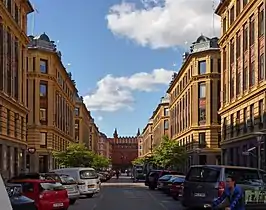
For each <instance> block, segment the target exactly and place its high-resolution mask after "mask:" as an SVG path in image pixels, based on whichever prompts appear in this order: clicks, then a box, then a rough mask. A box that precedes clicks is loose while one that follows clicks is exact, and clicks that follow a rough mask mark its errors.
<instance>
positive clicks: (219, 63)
mask: <svg viewBox="0 0 266 210" xmlns="http://www.w3.org/2000/svg"><path fill="white" fill-rule="evenodd" d="M217 62H218V64H217V65H218V73H221V59H220V58H219V59H218V61H217Z"/></svg>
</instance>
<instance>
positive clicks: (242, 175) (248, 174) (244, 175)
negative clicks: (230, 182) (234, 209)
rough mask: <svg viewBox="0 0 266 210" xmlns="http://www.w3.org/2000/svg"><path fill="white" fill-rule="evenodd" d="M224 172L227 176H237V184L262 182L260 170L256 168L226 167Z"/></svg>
mask: <svg viewBox="0 0 266 210" xmlns="http://www.w3.org/2000/svg"><path fill="white" fill-rule="evenodd" d="M224 173H225V177H226V178H227V177H228V176H234V177H237V180H236V183H237V184H252V183H260V182H261V178H260V175H259V170H256V169H237V168H225V171H224Z"/></svg>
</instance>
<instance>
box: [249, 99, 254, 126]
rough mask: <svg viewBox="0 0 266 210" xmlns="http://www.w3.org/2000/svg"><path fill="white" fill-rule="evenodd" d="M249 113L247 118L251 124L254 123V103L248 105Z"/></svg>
mask: <svg viewBox="0 0 266 210" xmlns="http://www.w3.org/2000/svg"><path fill="white" fill-rule="evenodd" d="M249 114H250V116H249V118H250V120H251V122H252V124H253V123H254V104H251V105H250V113H249Z"/></svg>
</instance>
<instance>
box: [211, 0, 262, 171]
mask: <svg viewBox="0 0 266 210" xmlns="http://www.w3.org/2000/svg"><path fill="white" fill-rule="evenodd" d="M263 2H265V1H263V0H256V1H255V0H254V1H251V0H249V1H248V0H225V1H221V2H220V4H219V5H218V7H217V9H216V14H218V15H219V16H220V17H221V26H222V30H221V38H220V40H219V46H220V49H221V60H222V62H221V70H222V74H221V81H222V85H221V92H222V94H221V108H220V111H219V114H220V115H221V119H222V142H221V147H222V157H223V158H222V159H223V163H224V164H230V165H243V166H254V167H257V163H258V162H257V160H256V158H254V157H252V156H250V157H247V156H243V155H242V154H243V152H245V151H247V150H249V149H250V148H253V147H254V148H256V147H258V144H260V143H261V142H260V141H259V142H258V141H257V137H258V134H256V132H257V131H263V132H265V130H266V118H265V110H266V106H265V100H266V81H265V80H266V74H265V4H264V3H263ZM264 145H265V144H264ZM264 147H265V146H264ZM252 152H253V155H254V154H255V156H256V155H257V154H258V153H257V152H258V149H257V148H256V149H254V150H253V151H252ZM265 152H266V148H265V149H264V152H262V153H263V154H264V157H265ZM262 159H264V163H263V165H264V168H265V166H266V165H265V164H266V162H265V158H262Z"/></svg>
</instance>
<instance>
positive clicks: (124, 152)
mask: <svg viewBox="0 0 266 210" xmlns="http://www.w3.org/2000/svg"><path fill="white" fill-rule="evenodd" d="M138 135H139V133H138ZM138 135H136V136H130V137H127V136H121V137H120V136H118V132H117V129H115V131H114V134H113V138H111V139H110V143H111V146H112V154H111V160H112V167H113V168H119V169H126V168H128V167H130V166H131V165H132V163H131V162H132V161H133V160H135V159H136V158H137V157H138Z"/></svg>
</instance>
